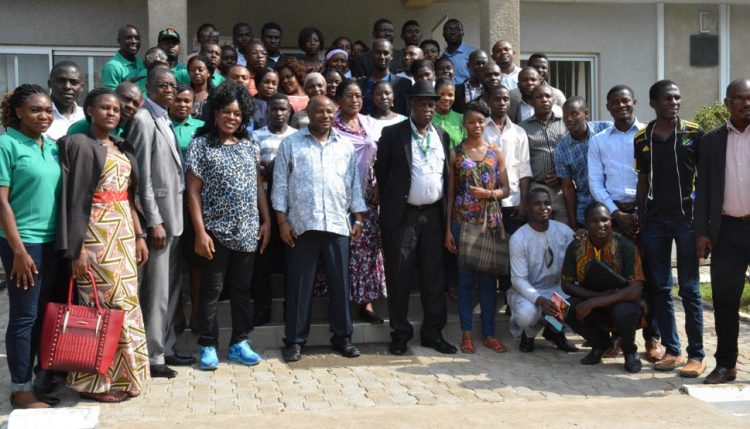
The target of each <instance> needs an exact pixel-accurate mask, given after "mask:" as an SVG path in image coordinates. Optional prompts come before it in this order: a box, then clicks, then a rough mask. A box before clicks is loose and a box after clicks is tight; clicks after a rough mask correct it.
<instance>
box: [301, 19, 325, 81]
mask: <svg viewBox="0 0 750 429" xmlns="http://www.w3.org/2000/svg"><path fill="white" fill-rule="evenodd" d="M324 43H325V42H324V41H323V33H321V32H320V30H318V29H317V28H315V27H305V28H303V29H302V30H300V32H299V37H298V38H297V46H298V47H299V48H300V49H301V50H302V52H304V53H305V58H303V59H302V65H303V66H304V69H305V73H312V72H320V71H321V70H323V67H324V66H325V63H324V62H323V61H321V60H320V58H319V55H320V49H321V48H322V47H323V45H324Z"/></svg>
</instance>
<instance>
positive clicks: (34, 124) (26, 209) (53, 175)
mask: <svg viewBox="0 0 750 429" xmlns="http://www.w3.org/2000/svg"><path fill="white" fill-rule="evenodd" d="M1 108H2V125H3V126H4V127H5V128H6V129H7V134H5V135H3V136H0V224H1V225H2V228H0V259H2V263H3V267H4V268H5V272H6V273H8V274H9V276H8V300H9V307H10V311H9V314H8V329H7V332H6V337H5V348H6V353H7V356H8V368H9V369H10V377H11V385H10V387H11V388H10V390H11V403H12V404H13V406H14V407H17V408H47V407H49V405H48V404H47V403H45V402H42V401H40V400H39V398H37V397H36V396H35V395H34V393H33V392H32V390H31V374H32V368H33V367H34V358H35V357H36V355H37V348H38V344H39V337H40V332H41V325H42V317H43V315H44V313H43V312H44V307H45V304H46V302H47V299H48V297H49V294H50V291H51V289H52V287H53V282H54V281H55V278H56V276H57V268H58V266H59V263H58V259H57V254H56V253H55V233H56V228H55V225H56V222H57V207H58V202H59V197H60V164H59V159H58V152H57V145H56V144H55V142H53V141H52V140H49V139H47V138H46V137H44V136H43V133H44V132H45V131H47V129H48V128H49V126H50V124H52V100H51V99H50V97H49V95H47V92H46V91H45V90H44V89H43V88H41V87H40V86H38V85H28V84H23V85H21V86H19V87H18V88H16V89H15V90H14V91H13V92H11V93H8V94H7V95H6V96H5V97H4V98H3V101H2V107H1Z"/></svg>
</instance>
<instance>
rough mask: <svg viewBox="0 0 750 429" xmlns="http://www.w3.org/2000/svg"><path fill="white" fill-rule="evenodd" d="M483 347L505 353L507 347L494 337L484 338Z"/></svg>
mask: <svg viewBox="0 0 750 429" xmlns="http://www.w3.org/2000/svg"><path fill="white" fill-rule="evenodd" d="M483 343H484V345H485V347H487V348H489V349H492V350H493V351H494V352H495V353H505V352H507V351H508V349H507V348H506V347H505V346H504V345H503V343H501V342H500V340H498V339H497V338H495V337H487V338H485V339H484V342H483Z"/></svg>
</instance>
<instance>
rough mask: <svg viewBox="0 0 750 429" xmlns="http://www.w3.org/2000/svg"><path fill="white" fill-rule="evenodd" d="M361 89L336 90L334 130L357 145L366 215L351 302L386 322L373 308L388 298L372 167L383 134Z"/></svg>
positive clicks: (352, 263)
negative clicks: (365, 111) (365, 104)
mask: <svg viewBox="0 0 750 429" xmlns="http://www.w3.org/2000/svg"><path fill="white" fill-rule="evenodd" d="M362 100H363V97H362V90H361V89H360V87H359V85H358V84H357V82H356V81H354V80H345V81H344V82H342V83H341V85H339V86H338V88H337V89H336V101H337V102H338V104H339V111H338V112H337V114H336V119H335V120H334V122H333V128H334V129H335V130H336V131H337V132H339V133H340V134H341V135H343V136H346V137H347V138H349V139H350V140H351V141H352V143H354V149H355V153H356V157H357V173H358V175H359V179H360V181H361V184H362V189H363V194H364V195H365V202H366V203H367V212H366V213H365V216H364V225H363V226H362V237H360V239H359V240H353V241H352V243H351V250H350V251H351V257H350V259H349V281H350V282H351V294H350V299H351V300H352V301H354V302H356V303H357V304H359V305H361V306H362V307H361V310H360V313H359V315H360V317H361V318H362V319H364V320H366V321H368V322H370V323H383V319H381V318H380V317H379V316H378V315H377V314H375V311H374V310H373V308H372V303H373V302H374V301H375V300H377V299H379V298H384V297H386V290H385V271H384V268H383V245H382V243H381V237H380V226H379V225H378V222H377V220H378V191H377V185H376V183H375V174H374V171H373V165H374V164H375V155H376V154H377V151H378V147H377V144H376V143H375V142H376V141H377V140H378V139H379V138H380V135H379V134H378V135H376V134H375V130H376V124H375V120H374V119H373V118H371V117H369V116H365V115H362V114H360V113H359V112H360V110H362Z"/></svg>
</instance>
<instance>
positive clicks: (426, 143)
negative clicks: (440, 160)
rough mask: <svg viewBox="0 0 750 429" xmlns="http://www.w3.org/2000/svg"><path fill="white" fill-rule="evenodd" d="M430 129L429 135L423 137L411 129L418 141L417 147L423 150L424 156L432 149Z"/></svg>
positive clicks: (413, 136)
mask: <svg viewBox="0 0 750 429" xmlns="http://www.w3.org/2000/svg"><path fill="white" fill-rule="evenodd" d="M430 134H431V133H430V130H427V136H426V137H422V136H420V135H419V134H417V133H416V132H415V131H414V130H411V136H412V138H413V139H414V140H416V141H417V147H418V148H419V150H421V151H422V154H423V155H424V156H427V151H428V150H429V149H430Z"/></svg>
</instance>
